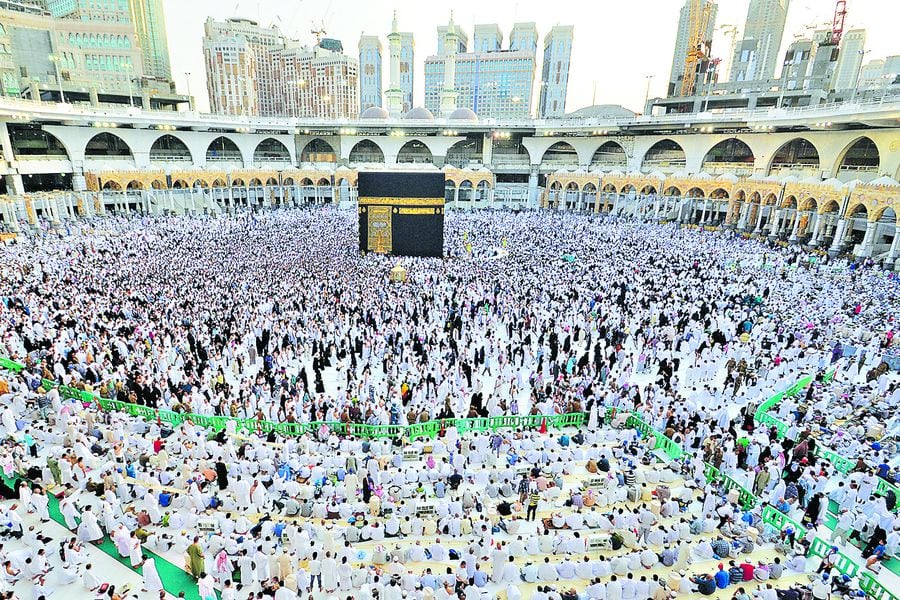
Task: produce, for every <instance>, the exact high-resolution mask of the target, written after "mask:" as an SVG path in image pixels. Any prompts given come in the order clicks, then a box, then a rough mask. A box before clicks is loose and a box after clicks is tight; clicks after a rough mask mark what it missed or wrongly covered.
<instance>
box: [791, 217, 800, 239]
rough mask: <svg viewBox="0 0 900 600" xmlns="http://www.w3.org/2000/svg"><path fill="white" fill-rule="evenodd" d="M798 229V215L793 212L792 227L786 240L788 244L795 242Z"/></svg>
mask: <svg viewBox="0 0 900 600" xmlns="http://www.w3.org/2000/svg"><path fill="white" fill-rule="evenodd" d="M799 229H800V213H799V212H797V211H794V226H793V227H792V228H791V237H790V238H788V241H790V242H796V241H797V230H799Z"/></svg>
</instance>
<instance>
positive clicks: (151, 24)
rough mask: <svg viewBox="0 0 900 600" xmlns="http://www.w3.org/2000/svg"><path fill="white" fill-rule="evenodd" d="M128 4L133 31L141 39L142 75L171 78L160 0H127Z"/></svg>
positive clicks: (167, 44) (164, 22)
mask: <svg viewBox="0 0 900 600" xmlns="http://www.w3.org/2000/svg"><path fill="white" fill-rule="evenodd" d="M128 4H129V9H130V10H131V20H132V22H133V23H134V30H135V33H137V36H138V39H140V41H141V52H142V53H143V56H144V75H146V76H147V77H157V78H159V79H172V65H171V63H170V61H169V42H168V39H167V38H166V17H165V14H164V13H163V2H162V0H128Z"/></svg>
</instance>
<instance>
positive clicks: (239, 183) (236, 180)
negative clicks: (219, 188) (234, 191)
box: [231, 177, 247, 187]
mask: <svg viewBox="0 0 900 600" xmlns="http://www.w3.org/2000/svg"><path fill="white" fill-rule="evenodd" d="M246 186H247V184H245V183H244V180H243V179H241V178H240V177H235V178H234V179H232V180H231V187H246Z"/></svg>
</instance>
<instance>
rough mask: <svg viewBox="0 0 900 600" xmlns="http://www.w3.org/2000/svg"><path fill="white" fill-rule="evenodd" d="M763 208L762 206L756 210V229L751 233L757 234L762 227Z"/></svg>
mask: <svg viewBox="0 0 900 600" xmlns="http://www.w3.org/2000/svg"><path fill="white" fill-rule="evenodd" d="M765 208H766V207H765V206H763V205H762V204H760V205H759V207H758V208H757V209H756V227H755V228H754V229H753V233H759V230H760V228H761V227H762V218H763V212H764V211H765Z"/></svg>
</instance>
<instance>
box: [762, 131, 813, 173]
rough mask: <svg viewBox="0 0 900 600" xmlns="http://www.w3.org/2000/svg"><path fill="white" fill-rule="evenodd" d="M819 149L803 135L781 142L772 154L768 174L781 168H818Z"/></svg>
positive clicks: (790, 169)
mask: <svg viewBox="0 0 900 600" xmlns="http://www.w3.org/2000/svg"><path fill="white" fill-rule="evenodd" d="M819 156H820V153H819V149H818V148H816V146H815V144H813V143H812V142H810V141H809V140H808V139H806V138H804V137H797V138H793V139H791V140H788V141H787V142H785V143H784V144H782V145H781V146H780V147H779V148H778V150H776V151H775V152H774V153H773V154H772V160H771V161H770V162H769V168H768V171H767V172H768V174H769V175H771V174H772V173H773V172H780V171H782V170H787V171H792V170H798V169H800V170H809V169H812V170H818V169H820V168H821V162H820V160H819Z"/></svg>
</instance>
